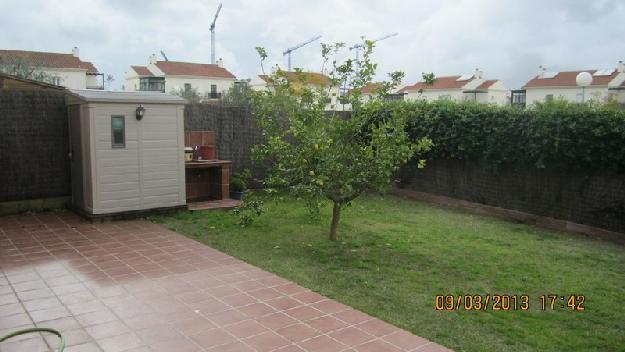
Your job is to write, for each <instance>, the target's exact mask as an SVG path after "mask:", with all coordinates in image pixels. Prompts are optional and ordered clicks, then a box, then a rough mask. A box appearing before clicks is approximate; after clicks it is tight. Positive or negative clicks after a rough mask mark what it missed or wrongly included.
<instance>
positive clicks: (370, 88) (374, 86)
mask: <svg viewBox="0 0 625 352" xmlns="http://www.w3.org/2000/svg"><path fill="white" fill-rule="evenodd" d="M380 87H382V83H381V82H373V83H369V84H367V85H366V86H364V87H362V94H373V93H375V92H376V91H377V90H378V89H380Z"/></svg>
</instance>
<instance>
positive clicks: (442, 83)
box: [399, 76, 473, 93]
mask: <svg viewBox="0 0 625 352" xmlns="http://www.w3.org/2000/svg"><path fill="white" fill-rule="evenodd" d="M458 78H460V76H447V77H436V80H435V81H434V84H432V85H427V84H425V82H417V83H416V84H413V85H411V86H406V87H404V88H402V89H400V90H399V92H400V93H403V92H406V91H409V90H420V89H423V90H428V89H460V88H462V87H463V86H464V85H465V84H467V83H468V82H469V81H471V80H472V79H473V78H471V79H468V80H466V81H458V80H457V79H458Z"/></svg>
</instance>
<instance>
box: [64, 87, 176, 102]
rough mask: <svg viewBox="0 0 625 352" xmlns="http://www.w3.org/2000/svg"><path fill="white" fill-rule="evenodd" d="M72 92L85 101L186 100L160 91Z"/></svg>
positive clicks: (86, 90) (74, 95)
mask: <svg viewBox="0 0 625 352" xmlns="http://www.w3.org/2000/svg"><path fill="white" fill-rule="evenodd" d="M69 91H70V94H71V95H72V96H73V97H74V98H76V99H78V100H79V101H83V102H102V103H136V104H185V103H186V100H185V99H183V98H181V97H179V96H176V95H171V94H167V93H160V92H112V91H108V90H91V89H70V90H69Z"/></svg>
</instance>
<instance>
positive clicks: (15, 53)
mask: <svg viewBox="0 0 625 352" xmlns="http://www.w3.org/2000/svg"><path fill="white" fill-rule="evenodd" d="M0 57H2V58H4V59H6V60H9V61H11V60H23V61H26V62H28V63H30V64H32V65H35V66H43V67H49V68H75V69H83V70H87V72H88V73H98V69H96V68H95V66H93V64H92V63H91V62H88V61H82V60H80V59H79V58H77V57H75V56H74V55H72V54H59V53H47V52H39V51H25V50H0Z"/></svg>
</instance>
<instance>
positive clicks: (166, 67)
mask: <svg viewBox="0 0 625 352" xmlns="http://www.w3.org/2000/svg"><path fill="white" fill-rule="evenodd" d="M156 67H158V68H159V69H160V70H161V71H163V73H165V74H166V75H172V76H205V77H219V78H236V77H235V76H234V75H233V74H232V73H230V71H228V70H226V69H225V68H223V67H219V66H217V65H213V64H196V63H192V62H180V61H157V62H156Z"/></svg>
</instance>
